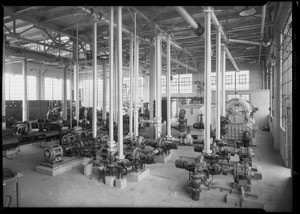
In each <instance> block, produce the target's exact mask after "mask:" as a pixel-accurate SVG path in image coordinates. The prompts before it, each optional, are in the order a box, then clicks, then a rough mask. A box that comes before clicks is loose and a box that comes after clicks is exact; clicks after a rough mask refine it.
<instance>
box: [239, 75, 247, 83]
mask: <svg viewBox="0 0 300 214" xmlns="http://www.w3.org/2000/svg"><path fill="white" fill-rule="evenodd" d="M238 84H246V75H239V81H238Z"/></svg>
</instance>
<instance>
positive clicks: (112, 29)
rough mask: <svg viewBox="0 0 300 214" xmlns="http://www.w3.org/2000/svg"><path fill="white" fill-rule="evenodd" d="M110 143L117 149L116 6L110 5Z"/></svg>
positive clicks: (111, 146) (110, 147)
mask: <svg viewBox="0 0 300 214" xmlns="http://www.w3.org/2000/svg"><path fill="white" fill-rule="evenodd" d="M109 20H110V21H109V73H110V75H109V88H110V90H109V96H110V97H109V143H108V147H109V149H110V151H116V148H115V147H116V143H115V141H114V121H113V113H114V86H115V85H114V77H115V76H114V59H113V56H114V35H113V34H114V8H113V7H110V19H109Z"/></svg>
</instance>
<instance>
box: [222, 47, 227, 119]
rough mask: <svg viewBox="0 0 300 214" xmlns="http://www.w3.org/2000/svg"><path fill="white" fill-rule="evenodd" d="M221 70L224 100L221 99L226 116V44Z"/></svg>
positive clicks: (223, 50)
mask: <svg viewBox="0 0 300 214" xmlns="http://www.w3.org/2000/svg"><path fill="white" fill-rule="evenodd" d="M221 59H222V62H221V70H222V87H221V90H222V100H221V106H222V109H221V115H222V116H225V113H226V111H225V104H226V88H225V74H226V51H225V46H224V45H222V51H221Z"/></svg>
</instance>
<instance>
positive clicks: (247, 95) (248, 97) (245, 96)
mask: <svg viewBox="0 0 300 214" xmlns="http://www.w3.org/2000/svg"><path fill="white" fill-rule="evenodd" d="M233 98H241V99H244V100H247V101H250V95H249V94H228V95H227V101H228V100H231V99H233Z"/></svg>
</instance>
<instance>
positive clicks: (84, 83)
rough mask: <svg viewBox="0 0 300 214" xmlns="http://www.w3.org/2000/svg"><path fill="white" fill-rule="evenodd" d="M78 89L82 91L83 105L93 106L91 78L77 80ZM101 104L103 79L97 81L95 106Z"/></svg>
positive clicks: (100, 105)
mask: <svg viewBox="0 0 300 214" xmlns="http://www.w3.org/2000/svg"><path fill="white" fill-rule="evenodd" d="M79 89H80V91H81V92H82V95H81V96H82V97H81V102H82V106H84V107H93V79H90V78H89V79H83V80H81V81H80V82H79ZM102 106H103V80H102V79H98V82H97V107H98V108H99V109H102Z"/></svg>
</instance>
